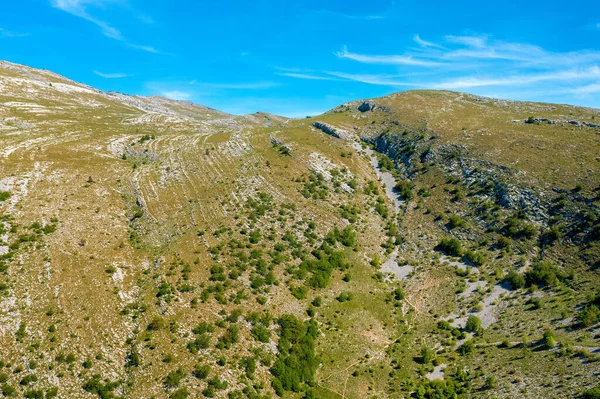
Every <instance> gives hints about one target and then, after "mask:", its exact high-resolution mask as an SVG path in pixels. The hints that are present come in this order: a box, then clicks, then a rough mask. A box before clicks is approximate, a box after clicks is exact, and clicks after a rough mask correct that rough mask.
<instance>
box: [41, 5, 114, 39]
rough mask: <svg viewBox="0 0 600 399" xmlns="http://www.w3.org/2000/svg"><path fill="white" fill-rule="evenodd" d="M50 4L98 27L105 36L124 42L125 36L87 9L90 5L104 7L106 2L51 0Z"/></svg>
mask: <svg viewBox="0 0 600 399" xmlns="http://www.w3.org/2000/svg"><path fill="white" fill-rule="evenodd" d="M50 2H51V4H52V7H54V8H58V9H59V10H62V11H65V12H68V13H69V14H71V15H74V16H76V17H79V18H83V19H85V20H86V21H89V22H91V23H93V24H94V25H96V26H98V27H99V28H100V29H101V30H102V34H103V35H104V36H107V37H110V38H111V39H115V40H123V36H122V35H121V32H120V31H119V30H118V29H117V28H115V27H114V26H111V25H110V24H109V23H108V22H105V21H102V20H100V19H97V18H95V17H93V16H92V15H90V13H89V12H88V11H87V9H86V7H87V6H89V5H92V6H99V5H103V4H105V3H107V1H106V0H50Z"/></svg>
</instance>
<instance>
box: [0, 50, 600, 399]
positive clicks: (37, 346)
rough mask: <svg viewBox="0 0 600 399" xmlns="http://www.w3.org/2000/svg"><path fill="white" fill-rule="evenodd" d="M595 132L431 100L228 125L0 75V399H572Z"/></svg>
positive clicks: (583, 336) (216, 118)
mask: <svg viewBox="0 0 600 399" xmlns="http://www.w3.org/2000/svg"><path fill="white" fill-rule="evenodd" d="M530 117H532V118H530ZM536 118H537V119H536ZM598 119H600V112H599V111H598V110H593V109H585V108H579V107H570V106H559V105H550V104H538V103H522V102H510V101H501V100H493V99H486V98H480V97H476V96H471V95H466V94H461V93H453V92H434V91H415V92H406V93H398V94H394V95H391V96H387V97H383V98H381V99H375V100H369V101H358V102H352V103H348V104H343V105H341V106H339V107H337V108H335V109H333V110H331V111H330V112H328V113H326V114H323V115H320V116H318V117H315V118H309V119H302V120H292V119H287V118H282V117H277V116H273V115H269V114H263V113H257V114H252V115H245V116H232V115H228V114H225V113H222V112H219V111H215V110H212V109H210V108H206V107H202V106H199V105H195V104H191V103H186V102H178V101H171V100H166V99H162V98H158V97H150V98H144V97H131V96H125V95H121V94H116V93H103V92H101V91H98V90H95V89H93V88H89V87H87V86H84V85H81V84H78V83H75V82H72V81H69V80H68V79H65V78H63V77H60V76H58V75H55V74H53V73H51V72H46V71H39V70H35V69H31V68H28V67H24V66H20V65H15V64H10V63H5V62H3V63H0V217H1V219H0V220H1V221H0V239H1V241H2V242H0V257H1V258H0V266H1V268H0V270H2V275H1V276H0V288H1V293H2V296H1V297H0V298H1V299H0V343H1V345H2V347H3V348H7V349H6V350H5V351H3V353H2V354H0V362H2V363H1V364H2V369H0V381H1V384H2V385H1V388H2V390H3V392H4V393H3V394H4V395H5V396H11V395H12V393H13V390H14V395H16V396H23V395H25V394H28V395H29V396H30V397H39V396H32V395H38V393H37V392H38V391H42V394H45V397H47V398H48V397H52V394H53V392H54V389H55V388H56V390H57V392H58V395H59V397H69V398H76V397H81V398H88V397H89V398H93V397H121V396H122V397H132V398H133V397H157V398H158V397H173V398H185V397H188V396H189V397H203V396H204V397H230V398H238V397H249V398H259V397H269V396H271V397H272V396H275V395H280V396H285V397H292V398H295V397H298V398H300V397H318V398H328V397H331V398H336V397H348V398H364V397H380V398H384V397H390V398H396V397H398V398H401V397H409V396H410V395H411V394H412V395H415V396H417V397H436V396H435V395H436V394H438V395H440V392H443V393H441V395H446V396H449V395H451V394H452V393H456V394H457V395H459V397H493V396H496V397H519V396H524V395H525V394H527V395H528V396H530V397H549V396H550V395H555V396H556V397H567V396H571V394H572V393H573V392H581V391H583V390H585V389H587V388H589V387H591V386H593V383H594V378H595V377H594V375H595V374H594V373H596V372H597V364H598V363H597V360H598V358H599V356H598V354H597V352H598V350H599V347H600V343H599V342H598V341H599V337H598V334H599V331H598V328H599V327H600V326H599V325H598V321H600V320H599V319H600V315H595V314H594V310H593V306H594V305H593V302H594V301H596V302H598V301H599V300H600V299H599V298H600V296H595V297H594V295H596V293H595V290H597V287H598V281H600V279H599V276H598V265H599V264H600V246H599V244H598V237H599V236H600V224H599V223H600V218H599V216H600V212H599V210H598V187H599V185H600V179H599V178H598V173H597V170H598V162H599V159H598V153H600V152H599V150H600V140H599V138H600V135H599V134H600V129H599V128H598V127H597V126H596V124H595V121H597V120H598ZM396 184H397V189H394V190H392V186H395V185H396ZM450 238H453V239H454V241H453V240H450ZM444 240H445V241H444ZM458 245H460V248H459V247H458ZM521 280H522V283H523V285H524V286H525V287H523V288H521ZM468 316H473V317H471V318H470V321H469V322H467V319H468ZM478 320H479V321H478ZM479 323H480V324H481V325H480V326H479V325H478V324H479ZM544 331H549V332H548V333H546V338H543V336H544ZM540 340H541V341H540ZM552 340H554V342H552ZM538 341H540V342H538ZM542 341H543V342H542ZM471 345H472V346H471ZM544 345H545V346H544ZM594 352H596V354H594ZM442 370H445V371H444V372H443V371H442ZM437 378H441V379H442V381H435V382H431V381H430V380H436V379H437ZM438 397H439V396H438Z"/></svg>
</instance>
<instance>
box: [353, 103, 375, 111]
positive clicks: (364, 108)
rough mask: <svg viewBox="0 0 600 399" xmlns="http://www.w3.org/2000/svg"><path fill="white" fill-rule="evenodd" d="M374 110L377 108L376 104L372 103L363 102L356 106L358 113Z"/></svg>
mask: <svg viewBox="0 0 600 399" xmlns="http://www.w3.org/2000/svg"><path fill="white" fill-rule="evenodd" d="M375 108H377V104H375V103H374V102H373V101H364V102H363V103H362V104H360V105H359V106H358V110H359V111H360V112H368V111H375Z"/></svg>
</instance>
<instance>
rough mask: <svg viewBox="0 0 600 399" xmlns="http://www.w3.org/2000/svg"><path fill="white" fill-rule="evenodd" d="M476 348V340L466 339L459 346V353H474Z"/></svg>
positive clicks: (464, 354)
mask: <svg viewBox="0 0 600 399" xmlns="http://www.w3.org/2000/svg"><path fill="white" fill-rule="evenodd" d="M474 350H475V342H474V341H473V340H472V339H469V340H467V341H465V343H464V344H462V345H461V346H460V347H459V348H458V353H460V354H461V355H463V356H466V355H470V354H471V353H473V351H474Z"/></svg>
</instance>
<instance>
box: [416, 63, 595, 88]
mask: <svg viewBox="0 0 600 399" xmlns="http://www.w3.org/2000/svg"><path fill="white" fill-rule="evenodd" d="M589 79H600V68H598V67H597V66H592V67H590V68H587V69H584V70H567V71H559V72H549V73H532V74H528V75H513V76H507V77H501V78H497V77H496V78H494V77H492V78H489V79H485V78H484V79H481V78H477V77H463V78H458V79H454V80H451V81H447V82H441V83H431V84H427V86H430V87H434V88H436V89H447V90H454V89H465V88H472V87H482V86H517V85H530V84H532V83H540V82H574V81H580V80H589Z"/></svg>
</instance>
